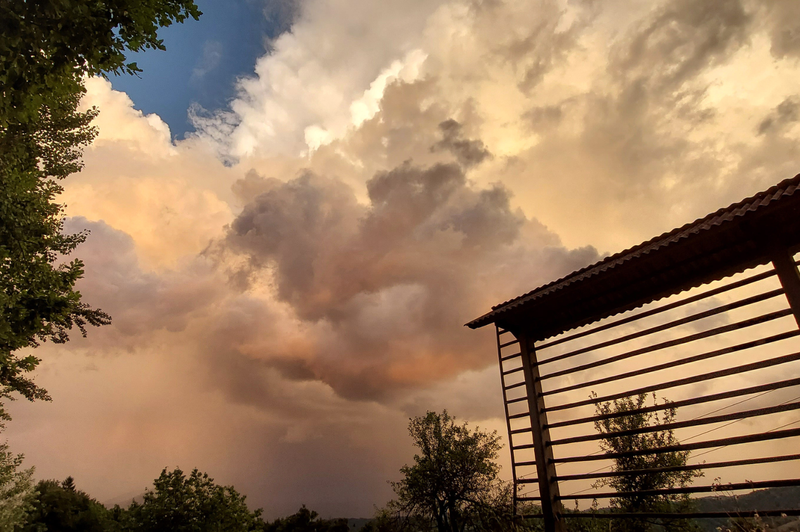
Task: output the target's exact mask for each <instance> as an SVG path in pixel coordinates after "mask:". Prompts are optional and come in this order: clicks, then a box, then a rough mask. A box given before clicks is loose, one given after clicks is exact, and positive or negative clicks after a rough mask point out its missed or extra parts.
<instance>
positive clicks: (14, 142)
mask: <svg viewBox="0 0 800 532" xmlns="http://www.w3.org/2000/svg"><path fill="white" fill-rule="evenodd" d="M79 98H80V95H79V94H78V93H74V94H72V95H71V96H69V97H68V98H67V97H65V98H61V99H60V100H56V101H53V102H51V103H50V104H48V105H43V106H42V107H41V109H40V111H39V115H38V117H37V118H36V119H32V120H30V121H28V122H26V123H24V124H12V125H9V126H7V127H6V128H5V131H3V132H2V134H0V311H1V312H2V320H0V387H1V388H0V398H10V394H11V393H12V392H18V393H20V394H21V395H22V396H23V397H25V398H27V399H29V400H34V399H45V400H47V399H49V397H48V395H47V392H46V391H45V390H43V389H42V388H40V387H38V386H36V385H35V384H34V383H33V381H32V380H30V379H28V378H27V377H25V373H27V372H30V371H32V370H33V369H34V368H35V367H36V366H37V365H38V363H39V359H38V358H37V357H35V356H33V355H28V356H25V357H22V358H20V357H18V356H17V355H16V352H18V351H19V350H20V349H23V348H26V347H35V346H36V345H38V342H39V341H42V340H52V341H54V342H57V343H61V342H65V341H66V340H67V339H68V331H69V329H71V328H72V327H73V326H77V327H78V328H79V329H80V331H81V333H82V334H84V335H85V334H86V325H87V324H91V325H102V324H105V323H109V321H110V318H109V316H108V315H107V314H105V313H103V312H102V311H100V310H94V309H91V308H90V307H89V306H88V305H86V304H85V303H82V302H81V301H80V293H79V292H77V291H75V289H74V287H75V283H76V282H77V280H78V279H79V278H80V277H81V276H82V275H83V263H82V262H81V261H79V260H72V261H70V262H63V263H61V264H58V262H59V261H60V260H62V257H64V256H66V255H68V254H69V253H71V252H72V251H73V250H74V249H75V247H77V246H78V244H80V243H81V242H83V240H84V239H85V238H86V235H85V234H84V233H79V234H76V235H65V234H63V233H62V232H61V229H62V226H63V206H61V205H59V204H57V203H55V202H54V199H55V197H56V196H57V195H58V194H59V193H61V191H62V187H61V185H60V184H59V183H58V181H59V180H61V179H63V178H65V177H66V176H68V175H69V174H71V173H74V172H77V171H79V170H80V168H81V162H80V157H81V150H82V148H83V146H86V145H87V144H89V143H90V142H91V141H92V139H93V138H94V135H95V131H94V130H93V129H92V128H91V126H90V125H89V124H90V122H91V120H92V119H93V118H94V116H95V115H96V111H94V110H91V111H87V112H78V111H77V106H78V102H79ZM6 419H7V418H6Z"/></svg>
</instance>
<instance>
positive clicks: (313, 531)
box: [264, 506, 350, 532]
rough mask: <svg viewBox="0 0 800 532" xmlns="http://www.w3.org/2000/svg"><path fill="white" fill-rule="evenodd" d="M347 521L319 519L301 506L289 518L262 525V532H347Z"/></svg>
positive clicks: (312, 512) (315, 514)
mask: <svg viewBox="0 0 800 532" xmlns="http://www.w3.org/2000/svg"><path fill="white" fill-rule="evenodd" d="M348 530H350V527H349V526H348V524H347V519H320V518H319V514H317V512H315V511H313V510H309V509H308V508H306V507H305V506H302V507H301V508H300V509H299V510H297V512H296V513H294V514H292V515H290V516H289V517H284V518H282V519H276V520H275V521H273V522H272V523H269V524H266V523H265V524H264V532H348Z"/></svg>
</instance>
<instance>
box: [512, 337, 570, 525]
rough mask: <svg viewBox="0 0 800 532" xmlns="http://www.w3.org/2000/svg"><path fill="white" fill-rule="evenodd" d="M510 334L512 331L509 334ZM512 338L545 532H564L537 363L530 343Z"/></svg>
mask: <svg viewBox="0 0 800 532" xmlns="http://www.w3.org/2000/svg"><path fill="white" fill-rule="evenodd" d="M512 332H513V331H512ZM514 335H515V336H516V337H517V339H518V340H519V347H520V350H521V351H520V352H521V353H522V368H523V369H522V371H523V374H524V375H525V390H526V391H527V394H528V412H530V417H531V428H532V432H533V450H534V453H535V454H536V475H537V477H538V478H539V496H540V497H541V498H542V514H543V515H544V530H545V532H565V530H566V529H565V527H564V520H563V519H562V512H561V502H560V501H559V500H558V497H559V491H558V481H557V480H556V478H555V477H556V466H555V464H554V463H553V448H552V447H551V446H550V445H547V444H548V443H549V442H550V430H549V429H548V428H547V414H546V413H545V412H544V397H542V384H541V381H539V364H538V362H537V360H536V349H535V348H534V347H533V342H530V341H529V340H528V337H527V336H526V335H525V334H524V333H521V334H517V333H514Z"/></svg>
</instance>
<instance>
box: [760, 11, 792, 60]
mask: <svg viewBox="0 0 800 532" xmlns="http://www.w3.org/2000/svg"><path fill="white" fill-rule="evenodd" d="M760 7H762V9H764V10H765V11H766V17H765V18H766V22H767V27H768V31H769V34H770V44H771V47H770V51H771V52H772V55H774V56H775V57H776V58H779V59H783V58H785V57H792V56H794V57H795V58H797V57H800V22H798V20H799V19H800V6H798V5H797V2H792V1H791V0H776V1H774V2H768V3H765V4H763V5H761V6H760Z"/></svg>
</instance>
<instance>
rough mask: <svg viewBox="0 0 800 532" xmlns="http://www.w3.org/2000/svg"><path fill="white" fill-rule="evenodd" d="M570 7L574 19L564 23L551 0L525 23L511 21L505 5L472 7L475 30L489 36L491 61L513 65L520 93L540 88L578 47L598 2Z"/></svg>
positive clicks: (560, 7)
mask: <svg viewBox="0 0 800 532" xmlns="http://www.w3.org/2000/svg"><path fill="white" fill-rule="evenodd" d="M570 4H571V6H570V7H571V8H572V12H573V15H574V16H573V17H572V20H571V21H570V22H568V23H566V24H565V22H564V19H565V16H566V10H565V9H564V8H563V5H562V4H561V3H559V2H556V1H552V0H548V1H544V2H539V3H537V6H536V7H535V8H531V12H535V13H536V16H535V17H534V18H533V19H532V20H531V21H529V23H528V24H520V23H519V22H520V21H519V20H514V19H513V17H514V13H513V10H509V9H508V6H507V5H506V3H505V2H482V3H476V5H474V9H475V10H476V11H477V12H478V13H479V19H478V31H484V32H486V34H487V35H491V37H490V39H489V40H488V41H487V42H490V43H491V45H490V49H489V52H490V53H491V54H492V55H493V56H494V57H492V60H500V61H503V62H506V63H508V64H510V65H512V66H513V68H514V70H515V72H516V74H517V78H518V79H519V82H518V83H517V88H519V90H520V91H522V92H524V93H526V94H527V93H530V92H532V91H533V90H534V89H535V88H536V87H537V86H539V84H540V83H541V82H542V81H543V80H544V77H545V76H546V75H547V74H548V73H549V72H550V71H551V70H552V69H553V67H554V66H556V65H557V64H558V63H559V62H560V61H562V60H563V59H564V58H565V57H566V56H567V54H568V53H569V52H570V51H572V50H573V49H574V48H575V47H576V46H577V45H578V39H579V38H580V36H581V35H582V33H583V32H584V31H585V30H586V28H587V27H588V26H590V25H591V24H592V22H593V21H594V19H595V17H596V15H597V14H598V12H599V9H598V8H597V7H598V6H597V3H596V2H594V1H592V0H589V1H580V0H579V1H575V2H570ZM521 28H524V29H521Z"/></svg>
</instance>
